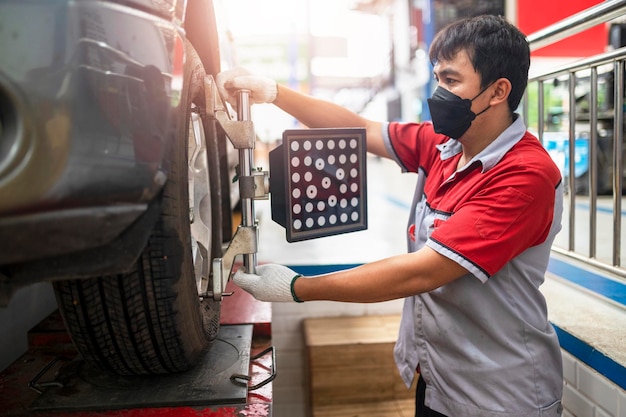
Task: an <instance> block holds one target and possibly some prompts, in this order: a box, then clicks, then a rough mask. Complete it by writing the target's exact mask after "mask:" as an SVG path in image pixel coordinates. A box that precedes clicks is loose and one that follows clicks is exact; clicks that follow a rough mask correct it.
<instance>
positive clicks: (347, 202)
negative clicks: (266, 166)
mask: <svg viewBox="0 0 626 417" xmlns="http://www.w3.org/2000/svg"><path fill="white" fill-rule="evenodd" d="M364 146H365V144H364V137H359V138H355V137H350V136H349V135H347V136H346V137H341V136H337V137H315V136H311V137H306V136H303V137H298V138H292V139H290V142H289V143H288V146H287V147H286V149H287V157H286V158H285V161H288V162H289V167H288V175H287V176H286V178H288V180H289V181H291V184H289V189H291V197H292V199H291V207H290V208H289V209H290V210H291V213H290V222H291V224H290V225H288V227H291V229H292V232H295V233H298V232H306V231H313V230H318V229H320V228H329V227H335V228H336V227H340V226H346V227H348V228H349V227H350V226H353V225H362V224H363V223H364V222H365V219H364V218H363V217H364V207H363V205H364V201H363V199H364V196H365V193H364V191H365V190H362V188H363V184H362V181H363V179H364V177H365V173H364V172H362V171H363V170H364V161H363V159H364V155H365V151H364Z"/></svg>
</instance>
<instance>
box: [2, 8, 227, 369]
mask: <svg viewBox="0 0 626 417" xmlns="http://www.w3.org/2000/svg"><path fill="white" fill-rule="evenodd" d="M0 50H2V59H1V60H0V301H2V302H3V303H4V304H6V303H7V302H8V300H9V299H10V296H11V293H12V292H14V291H15V289H17V288H19V287H20V286H23V285H26V284H28V283H32V282H36V281H41V280H50V281H53V282H54V285H55V291H56V294H57V299H58V301H59V304H60V309H61V312H62V313H63V315H64V319H65V321H66V325H68V328H69V331H70V333H71V335H72V336H73V339H74V342H75V344H77V345H78V347H79V351H81V353H82V354H83V356H85V357H86V358H88V359H89V358H91V359H92V360H93V361H94V362H99V363H98V364H99V365H101V366H102V367H103V368H105V369H110V370H113V371H116V372H120V373H127V374H135V373H163V372H170V371H179V370H182V369H186V368H188V367H189V366H191V364H192V363H193V358H194V357H195V356H197V352H198V351H201V350H203V349H204V347H206V345H207V344H208V342H210V339H212V338H213V337H214V336H215V333H216V332H215V329H214V327H215V325H216V324H215V322H216V316H217V317H219V305H215V303H212V306H211V307H210V308H207V306H206V305H204V304H203V303H205V301H206V300H204V299H203V297H202V292H200V293H198V291H200V288H201V287H202V288H206V287H207V285H206V281H207V280H209V279H210V273H209V269H210V266H208V265H210V258H211V257H215V256H217V255H219V254H220V251H221V245H222V243H224V241H227V240H228V235H227V234H226V233H222V232H223V231H224V230H230V223H229V221H230V208H231V207H232V205H231V204H230V201H229V200H230V188H231V187H230V181H228V178H227V177H228V175H229V174H228V165H229V164H228V163H227V162H226V161H227V160H228V156H227V148H226V142H227V140H225V139H226V138H225V136H224V134H223V133H222V132H221V130H220V129H219V126H218V125H217V124H216V122H215V120H214V118H213V117H212V116H213V115H212V114H207V113H206V111H205V110H206V108H207V107H211V106H209V105H207V104H206V100H208V99H209V98H210V97H213V96H215V94H217V93H215V91H214V90H215V89H214V85H213V84H212V82H211V81H212V76H213V77H214V76H215V75H216V74H217V72H218V71H219V69H220V58H219V43H218V39H217V30H216V23H215V16H214V9H213V4H212V2H211V1H210V0H124V1H113V0H106V1H94V0H31V1H22V0H6V1H2V2H1V3H0ZM172 201H173V202H174V203H172ZM209 202H210V203H209ZM172 219H173V220H172ZM217 229H219V230H217ZM222 236H223V237H222ZM161 246H163V247H165V248H166V249H167V250H169V251H170V252H171V253H172V254H171V255H167V254H165V255H163V256H162V258H159V255H157V253H160V252H158V251H160V250H161ZM155 259H156V260H155ZM198 259H200V260H199V261H198ZM155 262H161V264H160V265H159V266H158V268H157V266H156V264H155ZM194 270H195V273H194ZM164 271H166V272H164ZM170 275H171V278H172V279H171V282H170V281H169V278H170ZM110 277H115V280H112V279H111V278H110ZM146 277H147V278H146ZM166 278H167V279H166ZM153 279H154V280H157V279H159V280H160V281H163V282H165V281H167V284H166V286H167V288H166V289H165V290H163V291H164V293H167V292H169V293H170V294H169V296H168V297H169V298H173V297H178V298H185V300H186V301H185V305H184V306H180V305H174V304H172V305H171V306H169V307H168V308H167V309H166V310H167V311H166V310H165V309H164V310H163V311H160V312H157V310H158V309H159V308H162V307H159V306H158V305H159V304H162V302H156V301H155V303H154V307H145V308H148V310H150V308H154V309H155V314H160V315H162V317H163V318H164V320H165V319H170V318H171V320H172V323H171V324H170V325H167V326H170V328H169V330H168V331H174V332H176V331H177V328H178V327H179V326H181V323H183V322H185V321H189V320H191V321H197V322H199V323H201V322H202V321H203V320H204V321H205V322H210V327H212V328H211V329H208V330H206V329H205V330H202V329H201V330H194V332H195V333H194V334H192V335H191V336H189V337H188V338H189V339H194V340H195V339H198V340H199V341H198V342H196V341H194V342H193V343H195V344H194V346H193V347H189V346H188V345H187V344H186V343H187V342H186V341H183V342H181V343H180V345H181V346H175V347H174V350H178V351H181V352H182V353H180V355H181V356H182V360H181V364H180V365H177V364H175V365H171V366H170V365H157V366H152V367H151V366H146V367H137V366H127V365H128V363H130V362H132V361H131V360H130V359H126V358H124V355H126V353H125V352H124V349H119V350H120V352H119V358H121V362H124V366H122V365H115V364H113V365H111V364H107V363H103V362H106V361H105V360H103V359H101V358H100V359H99V357H100V356H102V355H101V352H100V351H99V349H103V348H101V347H99V346H98V345H99V344H100V343H101V342H99V341H98V340H96V339H94V340H92V341H89V340H85V339H84V338H83V337H82V336H80V335H79V333H81V331H82V330H84V328H85V327H87V326H94V325H95V324H94V323H97V322H98V318H97V317H95V316H94V317H91V318H87V317H88V316H90V315H92V313H91V312H88V311H86V310H85V311H70V310H72V309H73V306H75V305H78V304H80V303H81V299H82V300H83V302H84V303H85V304H87V299H88V298H90V299H92V300H93V299H94V297H96V298H98V299H99V300H101V301H100V305H99V306H96V307H97V308H101V309H102V311H101V312H100V313H98V314H100V315H105V316H115V315H116V314H117V313H120V314H121V309H130V307H129V306H122V307H116V308H118V309H119V311H117V312H113V313H115V314H113V313H112V310H110V309H111V308H113V307H111V305H113V304H118V305H119V304H124V303H130V301H129V300H130V299H131V298H132V297H131V296H129V292H128V291H129V290H128V288H131V287H132V288H134V287H137V286H138V285H140V286H141V287H142V288H145V289H144V290H142V291H143V292H142V293H139V294H138V297H140V298H141V297H143V298H144V299H145V298H146V296H150V297H152V296H154V297H155V300H156V298H157V297H159V295H158V294H156V295H154V294H151V293H150V294H147V293H146V292H147V291H150V290H149V288H150V287H151V286H153V284H154V282H153V281H152V280H153ZM203 280H204V283H203V284H200V282H201V281H203ZM79 281H82V282H79ZM112 282H115V283H116V285H117V286H119V288H120V289H119V290H118V293H116V295H115V300H116V301H115V303H114V302H113V301H111V299H110V298H109V297H110V294H109V290H108V289H107V290H106V291H105V290H104V289H103V288H104V287H106V286H108V285H110V284H111V283H112ZM137 282H141V284H137ZM181 282H182V283H181ZM96 283H98V284H96ZM111 285H112V284H111ZM159 285H160V284H159ZM96 287H99V289H98V288H96ZM190 288H191V289H190ZM86 293H89V294H90V297H85V294H86ZM183 293H184V294H186V295H185V296H184V297H183V296H181V294H183ZM106 300H108V301H106ZM107 303H108V305H107ZM198 303H200V305H198ZM91 304H93V301H92V302H91ZM96 304H98V303H97V302H96ZM89 307H90V308H91V307H92V306H91V305H90V306H89ZM96 307H94V308H96ZM187 308H189V309H191V310H199V311H200V313H198V312H193V316H192V317H187V316H185V314H187V313H182V314H183V315H182V316H177V314H178V313H175V314H174V313H172V310H176V311H178V310H184V309H187ZM83 309H85V307H83ZM107 309H109V310H108V311H107ZM207 309H211V310H213V312H212V313H211V317H210V319H208V320H207V319H206V318H205V319H202V315H203V314H205V311H206V310H207ZM83 315H84V316H85V317H83V318H82V319H79V317H82V316H83ZM140 320H144V321H143V322H142V323H144V324H140V325H139V326H143V327H146V326H147V325H148V324H146V323H150V320H148V318H140ZM76 322H81V323H82V324H76ZM123 326H124V327H125V328H126V327H127V331H128V332H129V334H130V335H131V336H128V335H127V334H124V335H123V334H122V333H123V332H120V331H119V330H114V329H113V327H114V326H113V325H110V326H109V327H110V329H102V330H101V334H100V336H101V337H102V338H103V339H106V340H108V339H110V338H111V337H112V336H115V337H119V338H120V340H122V339H124V338H128V337H131V338H132V332H131V330H130V329H132V328H133V326H137V324H136V323H133V322H132V321H131V320H127V321H126V322H125V323H123ZM199 327H201V325H199ZM112 329H113V330H112ZM203 332H206V333H207V334H204V333H203ZM109 333H115V334H109ZM196 333H197V334H196ZM209 333H210V334H209ZM198 335H200V336H198ZM185 337H187V336H183V338H185ZM200 339H201V340H200ZM163 340H165V339H163ZM120 343H123V341H121V342H120ZM163 343H164V342H163V341H162V340H156V339H155V340H154V341H153V342H152V345H151V347H150V348H148V349H146V351H144V352H139V353H136V356H137V357H138V358H140V359H141V360H142V361H143V359H144V357H145V355H152V354H154V352H153V351H155V350H158V349H159V348H160V347H161V345H162V344H163ZM116 346H117V345H116ZM168 349H169V348H168ZM94 350H95V353H94ZM133 355H135V354H133ZM119 358H118V359H119ZM187 359H189V360H187ZM118 362H119V361H118ZM144 362H149V359H147V360H145V361H144ZM139 368H141V369H139Z"/></svg>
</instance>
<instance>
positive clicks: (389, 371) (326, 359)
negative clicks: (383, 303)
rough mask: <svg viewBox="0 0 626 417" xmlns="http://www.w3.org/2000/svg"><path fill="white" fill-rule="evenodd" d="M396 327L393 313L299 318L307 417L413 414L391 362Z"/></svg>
mask: <svg viewBox="0 0 626 417" xmlns="http://www.w3.org/2000/svg"><path fill="white" fill-rule="evenodd" d="M399 324H400V316H399V315H388V316H361V317H331V318H312V319H305V320H304V322H303V330H304V338H305V346H306V363H307V381H308V392H307V395H308V403H309V406H310V407H309V408H310V411H311V413H310V415H311V416H313V417H340V416H350V417H356V416H382V417H386V416H390V417H396V416H397V417H404V416H412V415H413V409H414V401H415V387H412V389H410V390H407V388H406V386H405V385H404V383H403V382H402V380H401V379H400V375H399V374H398V370H397V368H396V365H395V363H394V360H393V347H394V345H395V342H396V339H397V336H398V329H399Z"/></svg>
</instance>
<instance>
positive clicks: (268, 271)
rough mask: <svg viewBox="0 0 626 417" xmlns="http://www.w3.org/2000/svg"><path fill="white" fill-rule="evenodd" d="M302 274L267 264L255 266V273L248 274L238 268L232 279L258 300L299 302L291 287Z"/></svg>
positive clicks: (284, 267) (243, 269)
mask: <svg viewBox="0 0 626 417" xmlns="http://www.w3.org/2000/svg"><path fill="white" fill-rule="evenodd" d="M301 276H302V275H300V274H298V273H296V272H294V271H292V270H291V269H289V268H287V267H286V266H282V265H276V264H267V265H260V266H258V267H257V268H256V274H248V273H247V272H246V271H245V268H239V270H238V271H237V273H235V276H234V277H233V281H234V282H235V284H237V285H238V286H239V287H241V288H243V289H244V290H246V291H248V292H249V293H250V294H252V295H253V296H254V298H256V299H257V300H259V301H271V302H294V301H295V302H297V303H301V302H302V300H300V299H299V298H298V297H297V296H296V293H295V291H294V289H293V284H294V283H295V282H296V279H298V278H300V277H301Z"/></svg>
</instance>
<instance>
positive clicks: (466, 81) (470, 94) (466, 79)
mask: <svg viewBox="0 0 626 417" xmlns="http://www.w3.org/2000/svg"><path fill="white" fill-rule="evenodd" d="M433 74H434V76H435V80H436V81H437V85H438V86H440V87H441V88H445V89H446V90H448V91H450V92H451V93H454V94H456V95H457V96H459V97H461V98H467V99H470V100H471V99H473V98H474V97H476V96H477V95H478V94H479V93H480V92H481V88H480V81H481V80H480V75H479V74H478V73H477V72H476V71H475V70H474V66H473V65H472V62H471V61H470V58H469V56H468V55H467V52H465V51H464V50H461V51H459V52H458V53H457V54H456V56H455V57H454V58H453V59H452V60H450V61H445V60H440V61H437V63H436V64H435V67H434V69H433ZM488 97H489V95H487V94H481V95H480V96H478V97H476V99H475V100H474V101H473V102H472V111H474V112H475V113H477V112H478V111H481V110H482V109H484V108H486V107H487V105H488V102H489V98H488ZM476 109H479V110H476Z"/></svg>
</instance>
